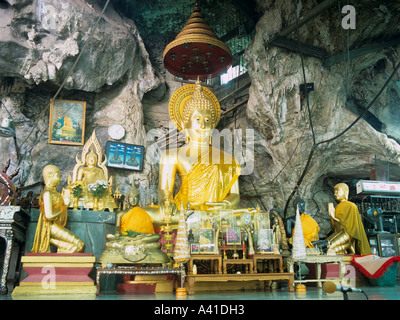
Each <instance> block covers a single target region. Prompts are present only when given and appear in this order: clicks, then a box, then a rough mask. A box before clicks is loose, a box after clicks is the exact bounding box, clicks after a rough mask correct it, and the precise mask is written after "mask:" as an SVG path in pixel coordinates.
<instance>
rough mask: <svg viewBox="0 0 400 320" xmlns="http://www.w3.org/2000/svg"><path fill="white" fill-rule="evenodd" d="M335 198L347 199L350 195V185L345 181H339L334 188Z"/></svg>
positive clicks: (339, 199)
mask: <svg viewBox="0 0 400 320" xmlns="http://www.w3.org/2000/svg"><path fill="white" fill-rule="evenodd" d="M334 195H335V199H336V200H338V201H345V200H347V199H348V197H349V187H348V185H347V184H345V183H338V184H337V185H335V188H334Z"/></svg>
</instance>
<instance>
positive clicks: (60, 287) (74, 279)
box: [12, 253, 96, 297]
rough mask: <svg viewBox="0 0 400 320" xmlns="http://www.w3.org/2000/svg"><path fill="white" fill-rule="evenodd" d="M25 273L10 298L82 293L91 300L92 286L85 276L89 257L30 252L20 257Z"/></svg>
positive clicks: (90, 264)
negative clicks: (24, 276)
mask: <svg viewBox="0 0 400 320" xmlns="http://www.w3.org/2000/svg"><path fill="white" fill-rule="evenodd" d="M21 262H22V267H23V269H24V270H25V271H26V273H27V274H28V277H26V278H25V279H24V280H22V281H21V282H20V285H19V286H18V287H16V288H15V289H14V291H13V292H12V296H13V297H16V296H27V295H59V294H68V295H75V294H79V295H81V294H86V295H91V296H93V297H95V295H96V286H95V284H94V281H93V280H92V279H91V278H90V277H89V273H90V272H91V270H92V269H93V266H94V263H95V262H96V258H95V257H94V256H92V254H86V253H76V254H62V253H60V254H59V253H45V254H40V253H31V254H27V255H26V256H24V257H22V258H21Z"/></svg>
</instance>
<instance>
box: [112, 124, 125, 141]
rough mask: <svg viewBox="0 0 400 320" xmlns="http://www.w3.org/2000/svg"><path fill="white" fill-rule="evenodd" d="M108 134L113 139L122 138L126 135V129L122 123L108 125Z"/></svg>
mask: <svg viewBox="0 0 400 320" xmlns="http://www.w3.org/2000/svg"><path fill="white" fill-rule="evenodd" d="M108 135H109V136H110V138H111V139H113V140H121V139H122V138H123V137H124V136H125V129H124V127H123V126H121V125H120V124H113V125H111V126H109V127H108Z"/></svg>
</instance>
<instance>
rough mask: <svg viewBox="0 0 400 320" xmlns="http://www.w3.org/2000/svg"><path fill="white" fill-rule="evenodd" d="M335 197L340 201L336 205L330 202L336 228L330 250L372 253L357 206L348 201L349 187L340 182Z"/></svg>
mask: <svg viewBox="0 0 400 320" xmlns="http://www.w3.org/2000/svg"><path fill="white" fill-rule="evenodd" d="M334 194H335V199H336V200H338V201H339V204H338V205H337V206H336V207H333V204H332V203H329V206H328V211H329V215H330V218H331V223H332V226H333V229H334V232H333V234H332V235H330V236H329V237H328V238H327V240H328V243H329V245H328V250H332V251H334V252H336V253H338V254H346V253H347V254H361V255H367V254H371V248H370V246H369V242H368V238H367V235H366V234H365V230H364V225H363V223H362V221H361V217H360V213H359V212H358V208H357V206H356V205H355V204H354V203H353V202H350V201H348V200H347V199H348V196H349V187H348V186H347V185H346V184H345V183H338V184H337V185H336V186H335V188H334Z"/></svg>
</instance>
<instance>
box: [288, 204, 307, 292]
mask: <svg viewBox="0 0 400 320" xmlns="http://www.w3.org/2000/svg"><path fill="white" fill-rule="evenodd" d="M292 258H293V260H294V261H295V262H297V263H298V264H299V270H301V261H304V260H305V259H306V258H307V251H306V243H305V241H304V234H303V225H302V224H301V219H300V212H299V206H297V210H296V224H295V229H294V235H293V249H292ZM300 281H301V273H300ZM296 291H306V287H305V285H303V284H301V283H300V284H298V285H297V286H296Z"/></svg>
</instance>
